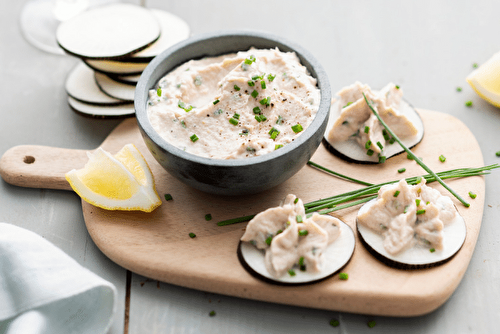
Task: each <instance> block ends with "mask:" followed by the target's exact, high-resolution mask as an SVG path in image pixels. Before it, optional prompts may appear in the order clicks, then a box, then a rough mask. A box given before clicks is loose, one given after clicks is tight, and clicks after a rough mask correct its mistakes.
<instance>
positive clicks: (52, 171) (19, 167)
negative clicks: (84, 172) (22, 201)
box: [0, 145, 89, 190]
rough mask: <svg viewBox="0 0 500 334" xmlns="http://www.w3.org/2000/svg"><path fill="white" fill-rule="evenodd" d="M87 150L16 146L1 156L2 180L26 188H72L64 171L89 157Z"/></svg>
mask: <svg viewBox="0 0 500 334" xmlns="http://www.w3.org/2000/svg"><path fill="white" fill-rule="evenodd" d="M87 152H89V151H87V150H74V149H65V148H56V147H48V146H37V145H21V146H15V147H13V148H11V149H9V150H8V151H7V152H5V153H4V155H3V156H2V158H1V159H0V175H1V176H2V178H3V179H4V180H5V182H7V183H10V184H13V185H16V186H20V187H28V188H46V189H63V190H71V187H70V185H69V183H68V181H66V178H65V176H64V175H65V174H66V173H67V172H69V171H70V170H72V169H80V168H82V167H83V166H85V163H86V162H87V161H88V158H87Z"/></svg>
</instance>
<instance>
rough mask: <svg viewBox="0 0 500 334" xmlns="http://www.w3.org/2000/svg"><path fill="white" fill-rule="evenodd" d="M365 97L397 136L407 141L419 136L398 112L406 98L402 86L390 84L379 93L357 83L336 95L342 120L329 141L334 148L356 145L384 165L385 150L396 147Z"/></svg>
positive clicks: (409, 122) (330, 131)
mask: <svg viewBox="0 0 500 334" xmlns="http://www.w3.org/2000/svg"><path fill="white" fill-rule="evenodd" d="M363 93H364V94H365V95H366V97H367V98H368V100H369V101H370V102H371V103H372V105H373V106H374V107H375V108H376V110H377V112H378V113H379V115H380V117H381V118H382V120H383V121H384V122H385V123H387V125H388V126H389V128H390V129H391V130H392V131H393V132H394V133H395V134H396V136H398V137H399V138H406V137H412V136H416V135H417V134H418V130H417V127H416V126H415V125H414V124H413V123H412V121H411V120H410V119H408V117H406V116H405V115H403V114H402V113H400V111H399V110H400V108H401V102H402V97H403V91H402V89H401V88H400V87H399V86H396V85H395V84H393V83H389V84H387V85H386V86H385V87H384V88H383V89H382V90H380V91H378V92H376V91H373V90H372V89H371V88H370V87H369V86H368V85H364V84H361V83H360V82H355V83H354V84H352V85H350V86H347V87H344V88H343V89H342V90H340V91H339V92H338V93H337V94H336V95H338V96H339V97H340V102H339V103H338V108H339V111H338V113H339V117H338V118H337V119H336V120H335V122H334V123H333V126H332V127H331V128H330V130H329V132H328V133H327V134H326V139H327V140H328V142H329V143H331V144H334V143H338V142H344V141H355V142H357V144H358V145H359V146H360V147H361V148H363V149H364V150H365V151H366V154H367V155H368V156H375V157H376V156H378V157H379V161H380V162H383V161H384V160H385V154H384V152H385V151H386V150H387V149H386V148H387V147H388V145H392V144H394V141H395V140H394V139H393V138H391V137H390V135H389V134H388V133H387V132H386V130H385V129H384V127H383V126H382V124H381V123H380V122H379V121H378V119H377V118H376V116H375V115H374V114H373V113H372V111H371V110H370V108H369V107H368V105H367V104H366V101H365V99H364V97H363V95H362V94H363Z"/></svg>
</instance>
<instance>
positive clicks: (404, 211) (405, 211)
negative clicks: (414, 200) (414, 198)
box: [403, 205, 410, 213]
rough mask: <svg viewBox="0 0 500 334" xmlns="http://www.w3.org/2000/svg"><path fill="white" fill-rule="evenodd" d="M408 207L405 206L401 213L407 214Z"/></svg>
mask: <svg viewBox="0 0 500 334" xmlns="http://www.w3.org/2000/svg"><path fill="white" fill-rule="evenodd" d="M409 207H410V206H409V205H407V206H405V209H404V210H403V213H407V212H408V208H409Z"/></svg>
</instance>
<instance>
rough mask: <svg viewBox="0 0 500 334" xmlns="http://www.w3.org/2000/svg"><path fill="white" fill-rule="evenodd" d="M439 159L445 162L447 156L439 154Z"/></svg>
mask: <svg viewBox="0 0 500 334" xmlns="http://www.w3.org/2000/svg"><path fill="white" fill-rule="evenodd" d="M439 161H441V162H445V161H446V157H445V156H444V155H442V154H441V155H440V156H439Z"/></svg>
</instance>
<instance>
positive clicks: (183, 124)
mask: <svg viewBox="0 0 500 334" xmlns="http://www.w3.org/2000/svg"><path fill="white" fill-rule="evenodd" d="M181 126H182V127H183V128H184V129H185V128H186V122H184V121H181Z"/></svg>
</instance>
